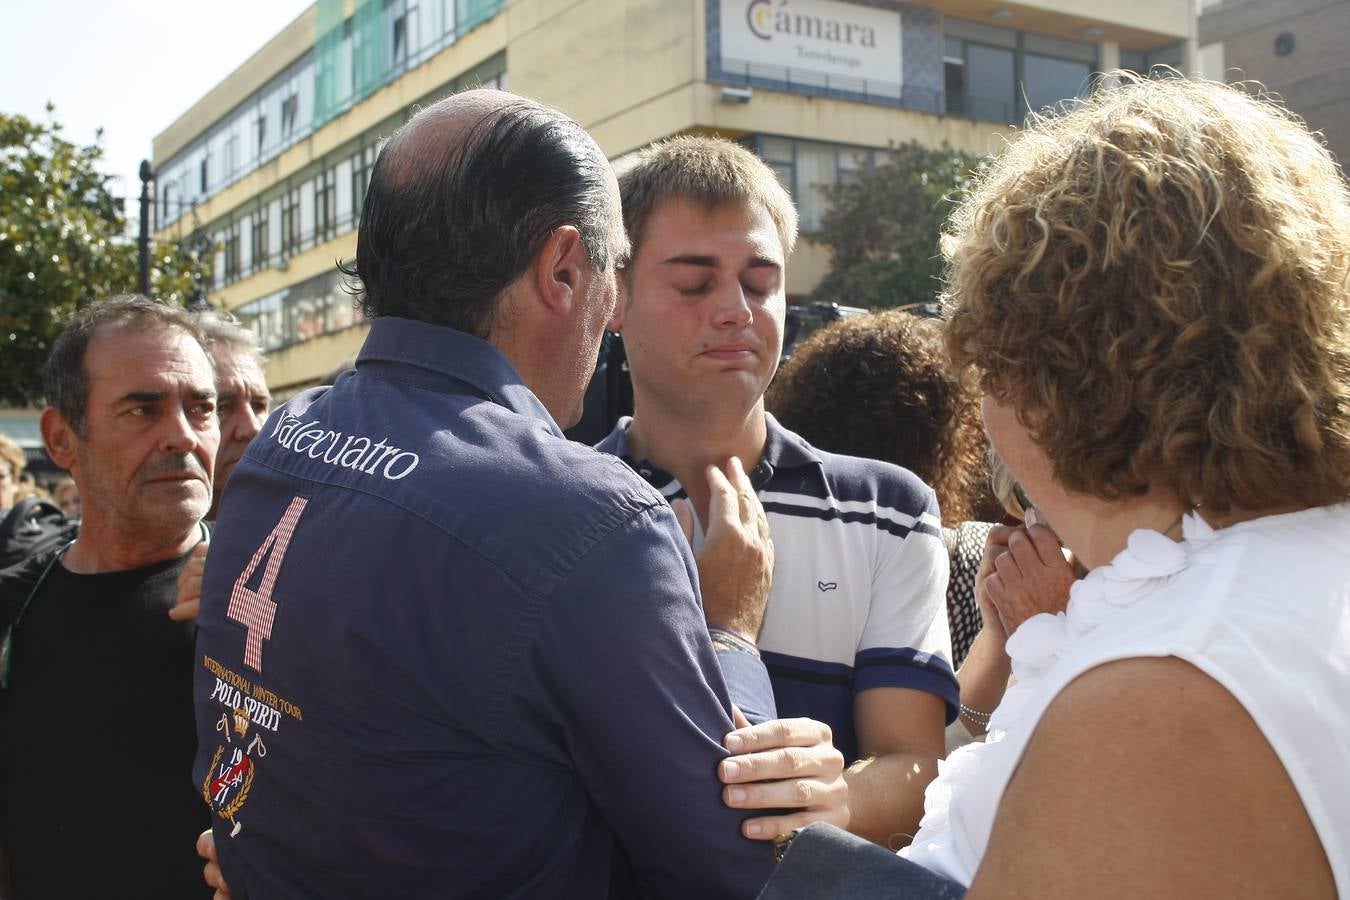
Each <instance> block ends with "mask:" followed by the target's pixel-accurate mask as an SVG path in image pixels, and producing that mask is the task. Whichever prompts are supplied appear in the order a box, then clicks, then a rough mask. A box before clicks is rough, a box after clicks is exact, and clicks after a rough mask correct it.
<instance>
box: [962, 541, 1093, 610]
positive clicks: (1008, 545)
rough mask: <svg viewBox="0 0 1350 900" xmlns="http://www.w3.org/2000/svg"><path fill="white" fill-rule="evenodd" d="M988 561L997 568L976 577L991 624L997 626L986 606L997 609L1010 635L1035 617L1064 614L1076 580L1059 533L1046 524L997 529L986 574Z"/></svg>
mask: <svg viewBox="0 0 1350 900" xmlns="http://www.w3.org/2000/svg"><path fill="white" fill-rule="evenodd" d="M996 537H997V539H998V543H996V540H995V539H996ZM986 563H987V564H989V566H990V567H991V570H992V571H990V573H989V574H988V576H987V577H984V578H980V577H978V576H977V578H976V597H977V599H979V601H980V611H981V613H984V614H985V615H986V619H985V622H986V627H988V626H989V624H991V623H990V621H989V619H988V617H987V616H988V614H987V612H986V610H985V606H986V605H991V606H992V607H993V608H994V610H995V611H996V612H997V620H998V622H999V623H1000V624H1001V626H1002V629H1003V632H1004V633H1005V634H1007V635H1011V634H1012V633H1013V632H1015V631H1016V630H1017V629H1018V627H1019V626H1020V625H1021V624H1022V623H1023V622H1025V621H1026V620H1027V619H1029V618H1031V617H1032V616H1034V615H1037V614H1039V613H1043V612H1047V613H1051V614H1054V613H1058V612H1063V611H1064V609H1065V608H1066V607H1067V606H1068V603H1069V588H1070V587H1072V586H1073V583H1074V580H1075V579H1074V571H1073V567H1072V566H1070V565H1069V561H1068V560H1067V559H1065V558H1064V552H1063V551H1062V550H1061V549H1060V545H1059V538H1058V536H1056V534H1055V533H1054V532H1053V531H1051V530H1050V529H1049V528H1047V527H1046V526H1044V525H1040V524H1032V525H1023V526H1019V527H1017V528H1007V529H1002V530H1001V529H1000V528H995V529H994V530H993V531H991V532H990V534H989V542H988V544H986V546H985V558H984V560H983V561H982V562H981V565H980V574H981V575H984V573H985V564H986Z"/></svg>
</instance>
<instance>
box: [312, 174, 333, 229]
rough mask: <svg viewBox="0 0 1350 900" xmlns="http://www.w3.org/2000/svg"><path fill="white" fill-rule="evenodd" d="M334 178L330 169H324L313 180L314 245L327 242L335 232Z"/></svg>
mask: <svg viewBox="0 0 1350 900" xmlns="http://www.w3.org/2000/svg"><path fill="white" fill-rule="evenodd" d="M334 176H335V173H334V172H333V170H332V169H324V170H323V172H321V173H320V174H319V175H317V176H316V177H315V179H314V182H315V183H314V231H315V237H314V240H315V243H318V242H319V241H326V240H328V239H329V238H330V237H332V236H333V232H334V231H335V230H336V229H335V227H334V226H335V225H336V224H337V219H336V211H337V189H336V186H335V183H336V178H335V177H334Z"/></svg>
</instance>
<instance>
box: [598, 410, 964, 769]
mask: <svg viewBox="0 0 1350 900" xmlns="http://www.w3.org/2000/svg"><path fill="white" fill-rule="evenodd" d="M766 419H767V422H768V439H767V441H766V442H765V445H764V453H763V456H762V457H761V459H760V461H759V463H758V465H756V466H755V467H754V468H753V469H752V470H751V472H750V479H751V481H752V483H753V484H754V485H755V489H756V491H757V492H758V494H759V499H760V502H761V503H762V504H763V505H764V511H765V513H767V515H768V519H769V527H770V529H771V531H772V534H773V542H774V551H775V552H774V570H773V587H772V589H771V590H770V592H769V603H768V610H767V612H766V613H765V616H764V628H763V630H762V631H761V633H760V639H759V648H760V652H761V654H762V655H763V657H764V662H765V665H766V666H767V668H768V670H769V676H770V678H771V680H772V682H773V690H774V699H775V702H776V704H777V706H778V714H779V715H780V716H784V717H791V716H807V717H809V718H812V719H816V720H819V721H822V722H825V723H826V724H828V725H829V726H830V728H831V729H832V730H833V732H834V737H835V745H836V746H837V747H838V748H839V751H840V752H841V753H843V754H844V756H845V758H846V759H848V760H849V761H852V760H854V759H857V758H858V755H859V754H858V739H857V734H856V731H855V728H854V724H853V700H854V697H855V696H856V695H857V694H858V693H859V692H861V691H865V690H868V689H869V688H878V687H903V688H913V689H916V690H921V691H929V692H930V693H933V694H936V695H937V696H939V697H941V698H942V699H943V701H944V702H945V703H946V706H947V721H948V722H949V723H950V722H951V721H952V720H953V719H954V718H955V716H956V707H957V703H958V696H959V695H958V690H957V682H956V676H955V675H954V674H953V672H952V666H951V662H950V660H951V638H950V636H949V634H948V630H947V607H946V599H945V597H946V588H947V573H948V555H947V551H946V548H945V546H944V544H943V542H942V526H941V521H940V519H939V516H938V507H937V499H936V497H935V496H934V494H933V491H932V490H931V489H930V488H929V487H928V486H927V485H925V484H924V483H923V482H922V481H920V480H919V479H918V477H917V476H915V475H914V474H913V473H912V472H910V471H908V470H906V469H902V468H900V467H899V466H894V465H891V464H890V463H883V462H878V461H876V460H870V459H860V458H858V457H853V456H841V455H838V454H834V453H826V452H824V451H822V450H817V449H816V448H814V447H812V446H811V445H810V444H808V443H807V442H806V441H805V440H803V439H802V438H801V437H800V436H798V435H796V434H794V433H793V432H791V431H788V430H787V429H785V428H783V427H782V426H781V425H779V424H778V422H777V421H775V420H774V418H773V416H771V415H768V414H767V413H766ZM631 422H632V419H631V418H629V417H625V418H623V419H621V420H620V421H619V423H618V425H616V426H615V428H614V430H613V431H612V432H611V433H610V434H609V436H608V437H606V438H605V439H604V440H603V441H601V442H600V443H599V444H597V445H596V448H597V449H599V450H603V451H605V452H607V453H613V454H615V455H616V456H619V457H620V458H622V459H623V460H624V461H625V462H627V463H628V464H629V465H630V466H632V467H633V469H634V470H635V471H637V473H638V474H639V475H641V476H642V477H643V478H644V479H646V480H647V481H648V482H649V483H650V484H651V485H652V486H653V487H655V488H656V489H657V490H659V491H660V492H661V493H662V494H664V495H665V497H666V499H667V500H674V499H676V498H678V497H684V496H685V491H684V488H683V487H682V486H681V485H680V483H679V482H678V481H676V480H675V478H674V477H673V476H671V475H670V474H669V473H668V472H665V471H663V470H661V469H659V468H657V467H656V466H654V465H652V464H651V463H650V462H648V461H646V460H634V459H633V458H632V456H631V453H630V449H629V444H628V426H629V424H630V423H631ZM702 529H703V526H702V523H697V522H696V524H695V535H694V549H695V551H697V550H698V548H699V547H700V546H701V544H702V539H703V533H702Z"/></svg>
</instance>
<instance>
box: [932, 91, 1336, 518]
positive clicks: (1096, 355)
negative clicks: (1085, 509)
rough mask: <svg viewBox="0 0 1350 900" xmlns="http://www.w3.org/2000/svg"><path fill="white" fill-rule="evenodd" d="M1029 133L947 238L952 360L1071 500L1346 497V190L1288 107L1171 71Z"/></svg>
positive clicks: (1220, 506) (1233, 501) (1260, 501)
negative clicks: (1154, 494) (1014, 422)
mask: <svg viewBox="0 0 1350 900" xmlns="http://www.w3.org/2000/svg"><path fill="white" fill-rule="evenodd" d="M1108 77H1109V78H1115V79H1118V80H1119V81H1121V82H1122V83H1121V84H1120V85H1119V86H1118V87H1103V89H1102V90H1100V91H1099V92H1098V93H1097V94H1096V95H1095V96H1094V97H1093V98H1092V99H1090V100H1089V101H1087V102H1086V103H1084V104H1083V105H1082V106H1080V107H1078V108H1076V109H1073V110H1071V111H1069V112H1066V113H1065V114H1063V115H1062V116H1059V117H1056V118H1052V119H1047V120H1041V121H1038V122H1036V123H1034V124H1033V125H1032V126H1031V127H1030V128H1029V129H1028V130H1027V131H1026V132H1025V133H1023V134H1021V135H1020V136H1018V137H1017V138H1015V139H1014V140H1013V141H1012V142H1011V144H1010V145H1009V146H1008V148H1007V149H1006V150H1005V152H1004V153H1003V154H1002V155H1001V156H1000V157H999V158H998V159H997V160H995V161H994V162H993V164H992V165H991V166H990V167H989V168H988V170H987V171H985V172H983V173H982V174H981V175H980V176H979V177H978V178H977V180H976V183H975V185H974V186H973V188H972V189H971V192H970V193H969V195H968V196H967V197H966V198H965V199H964V201H963V202H962V204H961V205H960V207H959V208H958V209H957V211H956V212H955V213H954V215H953V218H952V219H951V221H950V222H949V225H948V233H947V234H946V235H945V236H944V242H943V249H944V255H945V256H946V258H947V266H948V269H947V290H946V292H945V294H944V298H943V299H944V305H945V307H946V309H947V313H948V315H949V317H950V322H949V327H948V329H947V334H946V341H947V347H948V350H949V352H950V353H951V354H952V357H953V359H954V361H955V362H957V363H958V364H959V365H973V366H974V367H976V368H977V369H978V370H979V371H980V375H981V386H982V387H983V388H984V390H985V391H986V392H988V393H990V394H992V395H993V396H994V397H995V398H997V399H999V400H1000V401H1001V402H1004V403H1007V404H1010V405H1011V406H1012V407H1013V408H1014V409H1016V410H1017V412H1018V416H1019V418H1020V420H1021V421H1022V422H1023V424H1024V425H1026V426H1027V428H1028V429H1029V430H1030V433H1031V435H1032V437H1033V438H1034V439H1035V440H1036V442H1037V443H1038V445H1039V446H1040V447H1041V448H1042V449H1043V450H1044V451H1045V452H1046V453H1047V455H1048V457H1049V459H1050V462H1051V464H1052V465H1053V467H1054V472H1055V475H1056V477H1057V478H1058V480H1059V481H1060V482H1061V483H1062V484H1063V485H1064V486H1065V487H1067V488H1069V489H1070V490H1075V491H1079V492H1082V493H1087V494H1091V495H1095V496H1098V497H1101V498H1103V499H1106V500H1117V499H1121V498H1123V497H1129V496H1137V495H1140V494H1142V493H1144V492H1146V491H1147V490H1148V489H1150V488H1157V487H1161V488H1166V489H1170V490H1171V491H1173V492H1175V494H1176V495H1177V496H1178V497H1179V498H1181V499H1182V500H1183V501H1184V502H1189V503H1191V504H1196V505H1201V504H1202V505H1203V506H1205V507H1206V508H1210V509H1214V510H1216V511H1221V512H1222V511H1228V510H1231V509H1242V510H1259V509H1265V508H1270V507H1274V506H1280V505H1287V504H1290V503H1291V502H1298V503H1301V504H1305V505H1321V504H1326V503H1332V502H1336V501H1340V500H1344V499H1346V498H1347V497H1350V340H1348V338H1350V192H1347V187H1346V183H1345V181H1344V180H1343V178H1342V177H1341V174H1340V172H1339V171H1338V169H1337V167H1336V164H1335V163H1334V162H1333V161H1332V158H1331V156H1330V155H1329V154H1328V152H1327V151H1326V149H1325V148H1324V147H1323V146H1322V145H1321V144H1320V143H1319V142H1318V141H1317V140H1315V139H1314V138H1313V137H1312V136H1311V135H1309V133H1308V132H1307V130H1306V128H1305V127H1304V126H1303V125H1302V123H1301V122H1299V121H1298V120H1297V119H1295V118H1294V117H1293V116H1292V115H1291V114H1289V113H1288V112H1286V111H1285V110H1284V109H1283V108H1281V107H1280V106H1277V105H1276V104H1274V103H1272V102H1270V101H1269V100H1267V99H1264V98H1258V97H1254V96H1251V95H1249V94H1248V93H1245V92H1244V91H1243V90H1242V89H1240V88H1237V87H1230V86H1225V85H1222V84H1218V83H1214V82H1206V81H1187V80H1183V79H1179V78H1158V79H1138V78H1134V77H1131V76H1130V75H1128V74H1127V73H1113V74H1112V75H1111V76H1108Z"/></svg>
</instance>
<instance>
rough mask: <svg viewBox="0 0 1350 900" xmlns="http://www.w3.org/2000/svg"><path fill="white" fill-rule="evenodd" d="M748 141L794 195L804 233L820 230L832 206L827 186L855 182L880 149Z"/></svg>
mask: <svg viewBox="0 0 1350 900" xmlns="http://www.w3.org/2000/svg"><path fill="white" fill-rule="evenodd" d="M748 141H749V142H750V143H749V146H750V147H751V148H752V149H754V150H756V152H758V153H759V155H760V157H762V158H763V159H764V161H765V162H766V163H768V165H769V168H771V169H773V171H774V174H775V175H777V176H778V180H779V181H780V182H782V184H783V187H785V188H787V189H788V192H789V193H790V194H792V199H793V201H795V202H796V204H797V211H798V213H799V215H800V217H801V219H800V223H801V231H802V233H803V234H812V233H814V232H818V231H820V226H821V222H822V221H823V219H824V216H825V213H826V211H827V210H828V209H829V200H828V198H827V197H826V192H825V188H830V187H835V186H836V185H840V184H846V183H848V182H850V181H856V180H857V179H858V177H859V176H860V174H861V173H862V172H864V171H866V170H867V169H870V168H871V167H872V166H873V165H875V164H876V155H877V151H875V150H872V149H869V148H867V147H850V146H846V145H842V144H827V143H824V142H821V141H799V140H793V139H792V138H780V137H770V136H768V135H761V136H759V137H758V138H753V137H752V138H750V139H748Z"/></svg>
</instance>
